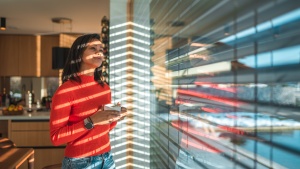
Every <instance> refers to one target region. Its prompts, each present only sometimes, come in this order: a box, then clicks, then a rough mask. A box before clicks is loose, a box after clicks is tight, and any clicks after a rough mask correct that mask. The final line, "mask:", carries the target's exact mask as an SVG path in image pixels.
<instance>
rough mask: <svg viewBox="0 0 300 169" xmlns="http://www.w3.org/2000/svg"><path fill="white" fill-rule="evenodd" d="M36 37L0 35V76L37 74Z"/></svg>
mask: <svg viewBox="0 0 300 169" xmlns="http://www.w3.org/2000/svg"><path fill="white" fill-rule="evenodd" d="M37 44H38V42H37V37H36V36H33V35H0V61H1V62H0V76H37V75H38V69H37V68H38V67H37V63H38V62H37Z"/></svg>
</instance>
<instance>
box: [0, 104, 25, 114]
mask: <svg viewBox="0 0 300 169" xmlns="http://www.w3.org/2000/svg"><path fill="white" fill-rule="evenodd" d="M23 113H24V108H23V106H22V105H14V104H11V105H9V106H8V107H4V108H3V109H2V114H3V115H9V116H10V115H22V114H23Z"/></svg>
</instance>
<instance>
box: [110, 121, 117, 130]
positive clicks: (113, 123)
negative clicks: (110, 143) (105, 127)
mask: <svg viewBox="0 0 300 169" xmlns="http://www.w3.org/2000/svg"><path fill="white" fill-rule="evenodd" d="M116 125H117V122H116V121H115V122H112V123H110V130H109V131H111V130H112V129H114V128H115V127H116Z"/></svg>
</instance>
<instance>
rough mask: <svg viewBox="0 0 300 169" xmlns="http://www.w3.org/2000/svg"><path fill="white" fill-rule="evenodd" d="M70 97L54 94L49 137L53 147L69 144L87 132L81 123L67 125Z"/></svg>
mask: <svg viewBox="0 0 300 169" xmlns="http://www.w3.org/2000/svg"><path fill="white" fill-rule="evenodd" d="M69 98H70V97H68V96H66V95H64V94H57V93H56V94H55V95H54V96H53V98H52V105H51V114H50V137H51V141H52V143H53V145H61V144H65V143H68V142H71V141H73V140H75V139H77V138H78V137H80V136H82V135H83V134H84V133H86V132H87V130H86V129H85V128H84V123H83V121H82V120H81V121H78V122H77V123H74V124H69V123H68V121H69V117H70V113H71V100H70V99H69Z"/></svg>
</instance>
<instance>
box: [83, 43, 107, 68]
mask: <svg viewBox="0 0 300 169" xmlns="http://www.w3.org/2000/svg"><path fill="white" fill-rule="evenodd" d="M81 60H82V62H81V68H80V71H81V72H94V70H95V68H97V67H99V66H100V65H101V64H102V61H103V60H104V55H103V48H102V43H101V42H100V41H99V40H98V39H94V40H92V41H90V42H89V43H88V44H87V46H86V49H85V51H84V52H83V55H82V59H81Z"/></svg>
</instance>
